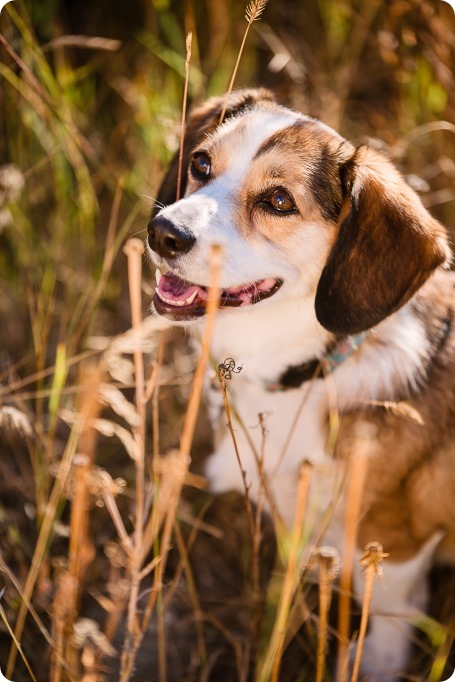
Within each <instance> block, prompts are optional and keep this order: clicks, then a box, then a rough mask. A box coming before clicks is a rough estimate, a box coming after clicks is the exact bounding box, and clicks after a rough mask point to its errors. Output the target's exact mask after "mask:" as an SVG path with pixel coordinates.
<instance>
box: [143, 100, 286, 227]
mask: <svg viewBox="0 0 455 682" xmlns="http://www.w3.org/2000/svg"><path fill="white" fill-rule="evenodd" d="M275 101H276V99H275V96H274V95H273V93H272V92H270V90H266V89H265V88H257V89H245V90H237V91H234V92H232V93H230V94H229V95H224V96H221V97H213V98H212V99H209V100H208V101H207V102H206V103H205V104H203V105H202V106H200V107H197V108H196V109H194V110H193V111H192V112H191V113H190V115H189V117H188V120H187V123H186V130H185V141H184V146H183V163H182V178H181V189H180V195H181V196H183V195H184V194H185V189H186V180H187V171H188V165H189V162H190V155H191V152H192V151H193V150H194V149H195V147H197V146H198V145H199V144H201V142H202V141H203V140H204V138H205V136H206V135H208V134H210V133H212V132H213V131H214V130H215V128H216V127H217V126H218V125H219V122H220V116H221V113H222V111H223V109H224V110H225V114H224V117H223V121H226V120H227V119H229V118H232V117H233V116H236V115H238V114H240V113H241V112H242V111H244V110H245V109H252V108H254V107H255V106H258V105H260V103H261V102H275ZM178 165H179V153H178V152H177V153H176V154H175V156H174V158H173V159H172V161H171V164H170V166H169V169H168V171H167V173H166V175H165V176H164V179H163V181H162V183H161V186H160V188H159V191H158V197H157V201H156V203H155V207H154V209H153V215H152V217H154V216H155V215H156V214H157V213H158V211H159V210H160V207H161V206H163V205H164V206H167V205H168V204H172V203H174V201H175V200H176V193H177V175H178Z"/></svg>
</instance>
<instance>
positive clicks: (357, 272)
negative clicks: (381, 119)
mask: <svg viewBox="0 0 455 682" xmlns="http://www.w3.org/2000/svg"><path fill="white" fill-rule="evenodd" d="M341 180H342V184H343V186H344V188H345V192H346V200H345V205H344V207H343V209H342V211H341V216H340V221H339V226H338V234H337V236H336V238H335V241H334V243H333V245H332V248H331V251H330V253H329V257H328V259H327V262H326V265H325V267H324V269H323V271H322V275H321V278H320V280H319V283H318V287H317V292H316V301H315V307H316V315H317V318H318V320H319V322H320V323H321V324H322V325H323V327H325V328H326V329H328V330H329V331H331V332H334V333H337V334H355V333H358V332H361V331H364V330H366V329H370V328H371V327H374V326H375V325H376V324H378V323H379V322H380V321H381V320H383V319H384V318H386V317H387V316H388V315H390V314H391V313H392V312H394V311H395V310H397V309H398V308H400V307H401V306H402V305H403V304H404V303H406V301H408V300H409V298H411V296H412V295H413V294H414V293H415V292H416V291H417V289H418V288H419V287H420V286H421V285H422V284H423V283H424V282H425V280H426V279H427V277H428V276H429V275H430V273H431V272H432V271H433V270H434V269H435V268H437V267H438V266H440V265H442V264H443V263H447V262H449V260H450V250H449V247H448V244H447V238H446V231H445V229H444V228H443V226H442V225H441V224H440V223H438V222H437V221H436V220H434V219H433V218H432V217H431V216H430V214H429V213H428V211H427V210H426V209H425V208H424V206H423V205H422V203H421V202H420V199H419V198H418V196H417V195H416V194H415V192H413V190H411V188H410V187H408V185H407V184H406V183H405V181H404V180H403V178H402V177H401V175H400V174H399V173H398V171H397V170H396V169H395V168H394V166H392V164H391V163H390V162H388V161H387V160H386V159H385V158H384V157H383V156H382V155H380V154H378V153H377V152H375V151H373V150H372V149H369V148H368V147H360V148H358V149H357V150H356V152H355V154H354V156H353V157H352V159H350V160H349V161H347V162H346V163H345V164H344V165H343V166H342V169H341Z"/></svg>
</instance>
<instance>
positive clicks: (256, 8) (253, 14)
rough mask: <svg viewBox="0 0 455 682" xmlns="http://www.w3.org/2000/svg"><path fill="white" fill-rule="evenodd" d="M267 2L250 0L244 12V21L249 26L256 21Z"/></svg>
mask: <svg viewBox="0 0 455 682" xmlns="http://www.w3.org/2000/svg"><path fill="white" fill-rule="evenodd" d="M266 4H267V0H251V2H249V3H248V5H247V8H246V10H245V19H246V20H247V22H248V23H249V24H251V23H252V22H253V21H257V20H258V19H259V18H260V16H261V14H262V12H263V11H264V9H265V6H266Z"/></svg>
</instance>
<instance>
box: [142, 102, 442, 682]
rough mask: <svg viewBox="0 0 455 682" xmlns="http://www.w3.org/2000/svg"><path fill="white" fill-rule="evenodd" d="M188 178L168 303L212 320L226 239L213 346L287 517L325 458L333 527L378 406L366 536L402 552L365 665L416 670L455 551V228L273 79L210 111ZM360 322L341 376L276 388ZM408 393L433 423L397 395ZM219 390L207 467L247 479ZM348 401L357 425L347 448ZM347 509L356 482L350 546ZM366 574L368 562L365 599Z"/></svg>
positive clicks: (173, 241) (173, 216)
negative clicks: (434, 576)
mask: <svg viewBox="0 0 455 682" xmlns="http://www.w3.org/2000/svg"><path fill="white" fill-rule="evenodd" d="M225 104H226V114H225V116H224V121H223V123H222V124H221V125H220V124H219V120H220V113H221V111H222V109H223V107H224V105H225ZM176 179H177V159H174V161H173V163H172V165H171V167H170V169H169V171H168V173H167V176H166V178H165V180H164V182H163V185H162V187H161V190H160V194H159V202H161V206H164V208H162V209H161V210H159V211H158V209H157V210H156V212H155V214H156V217H155V218H154V219H153V220H152V221H151V222H150V224H149V228H148V230H149V238H148V241H149V247H150V254H151V257H152V260H153V262H154V263H155V264H156V265H157V266H158V267H159V268H160V269H161V270H163V271H164V272H166V271H168V273H167V275H166V276H165V277H167V279H166V280H165V283H164V284H163V283H161V285H160V286H159V287H158V289H157V294H156V295H155V299H154V303H155V308H156V309H157V310H158V312H160V313H161V314H165V315H168V316H169V317H170V318H171V319H173V320H175V321H176V322H178V323H185V324H186V325H189V326H190V327H191V330H192V331H195V333H196V334H197V333H198V332H199V331H200V328H201V321H202V324H203V313H204V307H205V293H204V292H206V289H205V288H204V287H207V285H208V284H209V266H210V249H211V246H212V245H213V244H221V246H222V248H223V264H222V271H221V287H222V288H224V290H225V295H224V299H223V300H224V302H225V303H226V306H223V307H222V308H221V309H220V310H219V311H218V314H217V320H216V326H215V332H214V336H213V342H212V355H213V358H214V360H215V362H216V363H221V362H223V360H224V359H225V358H227V357H232V358H234V359H235V362H236V364H237V365H242V367H243V369H242V372H241V373H240V374H236V375H235V379H233V380H232V381H231V382H230V384H229V391H230V397H231V400H232V403H233V405H234V406H235V411H236V412H237V413H238V414H239V415H241V418H242V421H243V424H245V425H246V426H247V430H248V438H250V439H252V441H253V442H254V443H255V445H256V447H257V448H259V447H260V443H261V431H260V429H259V428H258V413H263V414H264V415H267V417H266V428H267V439H266V444H265V472H266V476H267V478H268V480H269V483H270V485H271V488H272V492H273V495H274V498H275V500H276V503H277V505H278V508H279V511H280V512H281V514H282V515H283V517H284V518H285V519H286V520H287V521H288V522H290V521H291V520H292V518H293V514H294V506H295V494H296V480H297V471H298V469H299V465H300V463H301V462H302V461H303V460H309V461H310V462H313V463H314V473H313V477H312V488H311V498H310V501H309V503H308V505H307V509H308V511H307V514H308V517H309V518H308V523H312V524H313V527H314V528H315V529H317V531H318V533H320V530H321V527H322V526H321V523H322V519H323V515H324V512H325V511H326V510H327V508H328V506H329V503H330V501H331V500H333V499H335V497H336V494H337V493H336V491H337V490H339V487H340V486H341V485H342V482H343V481H344V474H345V467H346V462H347V460H348V458H349V451H350V444H351V443H352V438H351V437H352V434H353V433H355V429H356V425H357V424H358V422H359V420H364V419H365V418H366V419H367V420H368V422H369V423H371V424H373V425H374V426H375V429H376V430H377V437H376V439H375V441H374V443H373V444H372V447H371V450H372V451H371V453H370V456H369V460H368V470H367V475H366V484H365V493H364V498H363V504H362V512H361V518H360V523H359V530H358V547H359V551H360V550H361V549H362V548H363V547H364V546H365V544H366V543H368V542H369V541H372V540H376V541H379V542H381V543H382V545H383V547H384V551H385V552H388V553H389V554H390V558H389V559H387V561H386V564H385V568H384V578H383V579H382V580H381V581H379V582H378V583H377V585H376V587H375V590H374V595H373V603H372V613H373V615H372V619H371V624H370V631H369V635H368V637H367V643H366V648H365V651H364V655H363V668H362V672H363V674H364V675H366V676H367V679H370V680H387V681H388V682H391V681H392V680H396V679H399V677H400V672H403V670H404V669H405V668H406V663H407V660H408V657H409V649H410V634H411V633H410V625H409V622H411V621H412V619H413V618H414V617H415V616H416V614H417V613H418V609H420V608H425V603H426V597H425V577H426V574H427V572H428V569H429V567H430V566H431V564H432V563H433V562H434V561H435V560H437V559H441V558H442V559H444V560H448V561H454V560H455V504H454V499H455V466H454V465H455V440H454V431H455V419H454V411H455V400H454V398H455V395H454V383H453V376H454V366H455V365H454V361H455V329H454V324H453V321H454V296H453V287H454V278H453V276H452V274H451V273H449V272H444V271H443V268H444V267H446V266H447V264H448V263H449V261H450V253H449V248H448V245H447V237H446V232H445V230H444V228H443V227H442V226H441V225H440V224H439V223H438V222H437V221H436V220H434V219H433V218H432V217H431V216H430V214H429V213H428V212H427V210H426V209H425V208H424V207H423V205H422V204H421V202H420V200H419V198H418V197H417V195H416V194H415V193H414V192H413V191H412V190H411V189H410V188H409V187H408V186H407V184H406V183H405V181H404V180H403V178H402V177H401V175H400V174H399V173H398V172H397V170H396V169H395V168H394V167H393V165H392V164H391V163H390V162H389V161H388V160H387V159H386V158H385V157H384V156H383V155H381V154H379V153H377V152H376V151H374V150H372V149H370V148H368V147H366V146H361V147H358V148H355V147H354V146H353V145H352V144H351V143H350V142H348V141H347V140H345V139H344V138H342V137H341V136H340V135H339V134H338V133H336V132H335V131H333V130H332V129H330V128H329V127H327V126H326V125H324V124H323V123H321V122H320V121H317V120H314V119H312V118H309V117H307V116H304V115H301V114H299V113H296V112H294V111H291V110H289V109H287V108H284V107H281V106H279V105H278V104H277V103H276V101H275V99H274V97H273V95H272V94H271V93H270V92H268V91H265V90H246V91H239V92H237V93H234V94H231V95H230V96H228V97H227V102H226V101H225V98H217V99H212V100H209V101H208V103H206V104H205V105H204V106H202V107H201V108H199V109H196V110H195V111H194V112H193V113H192V114H191V116H190V117H189V120H188V125H187V131H186V141H185V148H184V163H183V181H182V185H183V190H182V195H183V198H182V199H180V200H179V201H177V202H175V193H176ZM170 273H174V274H170ZM174 276H175V277H174ZM274 282H275V283H276V286H275V287H274V286H273V283H274ZM252 283H256V287H257V290H258V292H259V295H258V296H256V297H255V296H254V294H253V293H252V291H253V289H254V287H253V288H252V286H251V284H252ZM193 285H194V286H193ZM242 287H243V289H242ZM195 291H196V293H194V292H195ZM242 291H244V292H245V294H244V295H243V296H242V295H241V292H242ZM182 292H183V293H182ZM187 294H188V301H189V302H188V303H186V302H185V301H186V300H187V299H186V298H185V297H186V295H187ZM190 294H191V295H190ZM237 298H238V299H239V300H240V303H241V304H239V301H238V300H237ZM262 298H263V299H264V300H261V299H262ZM232 301H234V304H233V305H230V304H229V302H231V304H232ZM193 318H194V319H193ZM360 332H367V333H366V335H365V338H364V340H363V341H362V342H361V343H360V345H359V347H358V348H357V349H356V350H355V351H353V352H352V353H351V355H350V356H349V357H347V358H346V359H345V360H344V362H342V363H341V364H339V366H337V367H336V368H335V369H334V371H333V372H332V373H331V374H330V376H328V377H325V378H318V379H316V380H313V381H306V382H305V383H302V385H301V386H299V385H297V386H296V387H294V388H292V387H291V388H289V389H288V390H281V391H277V390H272V387H273V386H274V385H277V384H278V385H280V384H281V383H282V382H283V377H286V376H291V377H292V373H293V371H294V370H293V368H295V367H299V366H301V365H302V364H304V363H306V362H308V361H310V360H313V359H315V358H316V359H323V358H324V356H325V355H326V354H327V352H328V349H330V348H331V347H333V345H334V344H336V343H337V342H338V341H339V339H340V338H345V337H348V338H349V337H351V336H352V335H354V334H358V333H360ZM291 383H292V382H291ZM296 383H297V384H298V381H297V382H296ZM304 397H305V399H304V405H303V407H302V400H303V398H304ZM403 401H405V402H406V403H407V404H408V405H409V406H410V407H411V408H413V409H414V410H415V413H414V414H416V413H418V414H419V415H420V418H421V419H420V420H415V419H410V418H408V417H406V415H403V414H400V413H399V411H398V413H397V411H396V410H395V411H394V410H389V409H386V408H385V407H384V403H386V404H389V403H391V402H392V403H397V402H403ZM212 403H213V410H212V411H213V412H214V413H216V414H217V416H218V418H219V424H218V427H219V438H218V439H217V440H218V445H217V448H216V452H215V453H214V454H213V455H212V456H211V457H210V458H209V460H208V464H207V468H206V473H207V476H208V478H209V481H210V484H211V487H212V489H213V490H214V491H224V490H227V489H232V488H234V489H239V490H243V484H242V479H241V475H240V471H239V467H238V466H237V464H236V460H235V457H234V453H233V446H232V441H231V436H230V434H229V433H227V432H226V429H225V421H226V419H225V416H224V415H223V413H222V410H221V409H220V410H219V411H217V403H216V398H215V400H213V396H212ZM334 408H335V409H336V411H337V412H338V414H339V415H340V416H341V428H340V432H339V434H338V438H337V442H336V447H335V451H334V452H331V451H330V449H329V448H328V445H327V439H328V435H329V413H330V410H333V409H334ZM298 412H299V414H297V413H298ZM297 416H298V419H297V425H296V426H295V425H294V427H293V423H294V421H295V420H296V418H297ZM419 421H421V423H419ZM293 428H294V430H293V431H292V429H293ZM290 433H292V437H291V438H290V441H289V443H288V444H287V447H286V449H285V453H284V456H282V453H283V449H284V447H285V444H286V440H287V439H288V436H289V434H290ZM236 438H237V442H238V446H239V450H240V453H241V458H242V463H243V467H244V469H245V471H246V476H247V480H248V482H249V483H250V484H251V493H252V494H253V496H254V494H257V491H258V489H259V485H260V483H259V480H260V477H259V475H258V470H257V464H256V460H255V457H254V455H253V452H252V448H251V445H250V444H249V443H248V438H247V437H246V436H245V434H244V432H243V431H242V429H241V428H237V429H236ZM343 505H344V500H343V496H341V498H340V499H339V502H338V504H337V505H336V507H335V509H334V511H333V514H332V519H331V522H330V524H329V526H328V528H327V531H326V533H325V535H324V537H323V538H322V540H323V542H324V544H332V545H334V546H338V547H339V548H340V542H341V537H342V520H343ZM340 549H341V548H340ZM362 586H363V578H362V575H361V571H360V569H359V570H358V572H357V573H356V575H355V577H354V590H355V593H356V595H357V597H358V599H359V600H360V601H361V598H362V589H363V587H362Z"/></svg>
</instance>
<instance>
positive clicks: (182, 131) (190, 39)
mask: <svg viewBox="0 0 455 682" xmlns="http://www.w3.org/2000/svg"><path fill="white" fill-rule="evenodd" d="M192 42H193V34H192V33H191V32H190V33H188V35H187V37H186V58H185V85H184V88H183V103H182V119H181V123H180V149H179V165H178V170H177V191H176V197H175V200H176V201H178V200H179V199H180V189H181V186H182V165H183V148H184V146H185V121H186V104H187V99H188V79H189V75H190V61H191V46H192Z"/></svg>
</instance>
